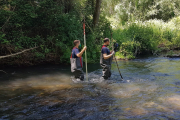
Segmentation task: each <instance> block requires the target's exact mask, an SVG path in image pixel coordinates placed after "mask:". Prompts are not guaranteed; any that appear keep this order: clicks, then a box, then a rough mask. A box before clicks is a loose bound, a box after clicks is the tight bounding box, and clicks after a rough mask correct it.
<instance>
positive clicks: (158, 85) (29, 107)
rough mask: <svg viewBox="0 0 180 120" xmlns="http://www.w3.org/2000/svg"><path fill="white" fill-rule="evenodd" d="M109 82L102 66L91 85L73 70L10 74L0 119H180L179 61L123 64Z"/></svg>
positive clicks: (0, 94)
mask: <svg viewBox="0 0 180 120" xmlns="http://www.w3.org/2000/svg"><path fill="white" fill-rule="evenodd" d="M119 66H120V70H121V72H122V75H123V77H124V81H121V78H120V76H119V73H118V70H117V68H116V64H115V63H114V64H113V65H112V69H113V74H112V77H111V78H110V79H109V80H107V81H102V80H100V79H99V78H100V76H101V69H100V67H99V64H91V65H89V68H88V69H89V71H90V73H89V80H88V81H83V82H79V81H76V80H74V79H72V77H71V74H70V71H69V70H70V67H69V66H39V67H32V68H21V69H17V68H14V69H8V68H7V69H6V72H8V74H7V75H4V74H0V75H1V76H0V119H63V120H66V119H67V120H68V119H75V120H76V119H83V120H95V119H98V120H99V119H108V120H109V119H111V120H116V119H163V120H164V119H165V120H166V119H167V120H168V119H179V118H180V102H179V101H180V89H179V88H180V74H179V73H180V59H167V58H147V59H137V60H133V61H119Z"/></svg>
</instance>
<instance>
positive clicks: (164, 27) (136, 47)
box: [113, 17, 180, 59]
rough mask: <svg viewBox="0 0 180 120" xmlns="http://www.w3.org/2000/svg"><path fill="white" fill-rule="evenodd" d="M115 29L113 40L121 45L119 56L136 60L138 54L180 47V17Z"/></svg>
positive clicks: (137, 23) (136, 22)
mask: <svg viewBox="0 0 180 120" xmlns="http://www.w3.org/2000/svg"><path fill="white" fill-rule="evenodd" d="M118 26H119V27H116V28H114V30H113V39H114V40H116V41H117V42H118V43H120V44H121V47H120V50H119V53H117V55H118V56H121V57H122V56H124V58H127V59H131V58H135V57H136V56H137V55H138V54H146V53H155V52H157V51H162V50H170V49H175V48H179V47H180V17H176V18H173V19H171V20H170V21H168V22H164V21H162V20H157V19H155V20H148V21H144V22H142V21H135V22H129V23H126V24H125V25H124V26H123V27H122V26H121V25H118Z"/></svg>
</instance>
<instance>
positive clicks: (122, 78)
mask: <svg viewBox="0 0 180 120" xmlns="http://www.w3.org/2000/svg"><path fill="white" fill-rule="evenodd" d="M114 58H115V61H116V65H117V68H118V70H119V74H120V76H121V79H122V80H123V77H122V75H121V72H120V69H119V66H118V63H117V59H116V57H115V55H114Z"/></svg>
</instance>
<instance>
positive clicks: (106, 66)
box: [100, 38, 115, 80]
mask: <svg viewBox="0 0 180 120" xmlns="http://www.w3.org/2000/svg"><path fill="white" fill-rule="evenodd" d="M109 45H110V40H109V38H105V39H104V44H103V46H102V48H101V56H100V65H101V67H102V68H103V70H102V73H103V75H102V79H104V80H107V79H108V78H110V77H111V63H112V59H113V55H114V54H115V52H114V51H112V52H110V50H109V49H108V48H107V46H109Z"/></svg>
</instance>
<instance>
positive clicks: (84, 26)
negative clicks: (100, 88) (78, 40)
mask: <svg viewBox="0 0 180 120" xmlns="http://www.w3.org/2000/svg"><path fill="white" fill-rule="evenodd" d="M83 29H84V45H85V46H86V31H85V29H86V25H85V19H84V24H83ZM85 64H86V81H88V71H87V53H86V50H85Z"/></svg>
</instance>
